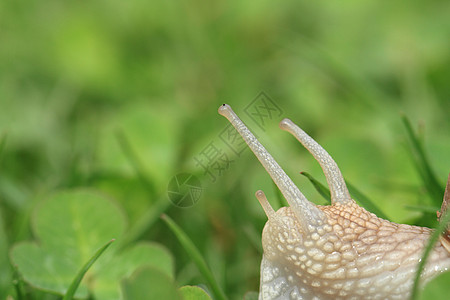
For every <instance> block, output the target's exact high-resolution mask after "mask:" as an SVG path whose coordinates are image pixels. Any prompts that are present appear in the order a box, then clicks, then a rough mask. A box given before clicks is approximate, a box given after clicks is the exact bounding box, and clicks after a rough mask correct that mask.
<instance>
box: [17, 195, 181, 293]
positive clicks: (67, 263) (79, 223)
mask: <svg viewBox="0 0 450 300" xmlns="http://www.w3.org/2000/svg"><path fill="white" fill-rule="evenodd" d="M125 224H126V220H125V216H124V214H123V213H122V211H121V209H120V208H119V207H118V206H116V205H115V204H114V203H113V202H112V201H111V200H109V199H107V198H105V197H103V196H101V195H99V194H97V193H95V192H91V191H85V190H82V191H66V192H61V193H58V194H56V195H54V196H52V197H50V198H49V199H46V200H45V201H43V202H42V203H40V205H38V206H37V207H36V210H35V212H34V214H33V217H32V220H31V226H32V231H33V234H34V236H35V238H36V241H35V242H21V243H18V244H16V245H15V246H14V247H13V248H12V250H11V259H12V262H13V263H14V265H16V267H17V268H18V271H19V272H20V274H21V275H22V277H23V279H24V280H25V281H26V282H28V283H29V284H30V285H31V286H33V287H35V288H38V289H41V290H45V291H49V292H52V293H56V294H60V295H64V294H65V293H66V291H67V289H68V287H69V286H70V283H71V282H72V280H73V278H74V277H75V276H76V275H77V273H78V271H79V270H80V268H81V267H82V266H83V265H84V264H85V263H86V262H87V261H88V260H89V259H90V258H91V257H92V255H93V254H94V253H95V252H96V251H97V250H98V249H99V248H100V247H101V246H102V245H104V244H105V243H106V242H107V241H108V240H111V239H113V238H115V239H116V240H117V241H120V239H121V237H122V236H123V235H124V231H125ZM114 244H116V243H114ZM114 244H113V245H111V247H110V249H108V251H107V252H105V254H104V255H102V256H101V257H100V258H99V259H98V261H97V262H96V263H95V264H94V265H93V266H92V268H91V269H90V270H89V271H88V272H87V273H86V275H85V277H84V279H83V281H82V283H81V285H80V286H79V288H78V289H77V291H76V293H75V297H77V298H86V297H88V295H89V294H93V295H95V298H96V299H98V300H102V299H122V297H121V291H120V281H121V280H122V279H123V278H125V277H127V276H130V275H131V274H132V273H133V271H134V270H135V269H137V268H138V267H139V266H143V265H148V266H152V267H154V268H155V269H157V270H158V271H159V272H161V273H164V274H166V276H167V277H169V278H172V277H173V258H172V256H171V254H170V253H169V252H168V251H167V250H166V249H165V248H163V247H162V246H160V245H158V244H154V243H145V242H143V243H140V244H137V245H133V246H132V247H129V248H128V249H125V250H124V251H121V252H119V251H118V250H117V247H116V246H115V245H114Z"/></svg>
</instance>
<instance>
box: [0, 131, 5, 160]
mask: <svg viewBox="0 0 450 300" xmlns="http://www.w3.org/2000/svg"><path fill="white" fill-rule="evenodd" d="M5 146H6V134H5V135H3V136H2V138H1V140H0V165H1V163H2V159H3V150H5Z"/></svg>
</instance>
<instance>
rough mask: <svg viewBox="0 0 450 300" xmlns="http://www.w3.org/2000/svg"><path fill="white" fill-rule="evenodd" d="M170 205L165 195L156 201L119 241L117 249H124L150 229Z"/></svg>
mask: <svg viewBox="0 0 450 300" xmlns="http://www.w3.org/2000/svg"><path fill="white" fill-rule="evenodd" d="M169 206H170V202H169V201H167V199H166V198H165V197H162V198H161V199H159V200H158V201H156V202H155V203H154V204H153V205H152V206H151V207H150V208H149V209H147V211H146V212H145V213H144V214H143V215H142V216H141V217H140V218H139V219H138V220H137V221H136V223H134V225H133V226H132V227H131V228H130V229H129V230H128V232H127V233H126V234H125V235H124V236H123V238H122V239H121V240H120V241H119V242H118V245H116V246H117V249H123V248H125V247H126V246H128V245H129V244H131V243H132V242H134V241H136V240H138V239H139V238H140V237H141V236H142V235H143V234H144V233H145V232H146V231H147V229H149V228H150V227H151V226H152V225H153V224H154V223H155V222H156V221H157V220H158V218H159V217H160V216H161V214H162V213H164V212H165V211H166V210H167V209H168V208H169Z"/></svg>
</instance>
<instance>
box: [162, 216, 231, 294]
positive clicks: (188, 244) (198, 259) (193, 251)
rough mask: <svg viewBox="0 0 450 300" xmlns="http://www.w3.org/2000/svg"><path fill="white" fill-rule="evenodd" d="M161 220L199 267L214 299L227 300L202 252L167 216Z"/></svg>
mask: <svg viewBox="0 0 450 300" xmlns="http://www.w3.org/2000/svg"><path fill="white" fill-rule="evenodd" d="M161 219H163V221H164V222H165V223H166V224H167V226H169V228H170V230H171V231H172V232H173V233H174V234H175V236H176V237H177V239H178V241H179V242H180V244H181V245H182V246H183V248H184V249H185V250H186V252H187V253H188V255H189V256H190V257H191V259H192V261H193V262H194V263H195V265H196V266H197V268H198V270H199V271H200V273H201V274H202V275H203V277H204V278H205V280H206V281H207V282H208V284H209V286H210V287H211V291H212V293H213V294H214V297H215V298H216V299H219V300H226V299H227V297H226V296H225V294H224V292H223V291H222V289H221V288H220V286H219V284H218V283H217V281H216V279H215V278H214V276H213V274H212V272H211V270H210V269H209V267H208V265H207V264H206V261H205V260H204V259H203V257H202V255H201V254H200V251H198V249H197V247H195V245H194V243H193V242H192V241H191V239H189V237H188V236H187V235H186V233H184V231H183V230H182V229H181V228H180V227H179V226H178V225H177V224H176V223H175V222H174V221H173V220H172V219H171V218H170V217H169V216H167V215H165V214H164V215H162V216H161Z"/></svg>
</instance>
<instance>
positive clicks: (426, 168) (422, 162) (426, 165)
mask: <svg viewBox="0 0 450 300" xmlns="http://www.w3.org/2000/svg"><path fill="white" fill-rule="evenodd" d="M401 118H402V122H403V125H404V126H405V128H406V132H407V134H408V137H409V140H410V142H411V145H412V149H411V151H412V153H413V159H414V164H415V165H416V168H417V169H418V172H419V176H420V177H421V178H422V181H423V184H424V186H425V188H426V189H427V190H428V192H429V194H430V196H431V198H432V200H433V202H435V203H436V204H440V203H439V201H440V199H442V197H443V193H442V190H443V188H442V186H441V184H440V183H439V181H438V180H437V177H436V175H435V172H434V171H433V169H432V167H431V164H430V162H429V161H428V158H427V156H426V154H425V150H424V147H423V145H422V142H421V141H420V139H419V138H418V136H417V135H416V133H415V132H414V130H413V128H412V125H411V122H410V120H409V119H408V117H407V116H406V115H404V114H402V116H401Z"/></svg>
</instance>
